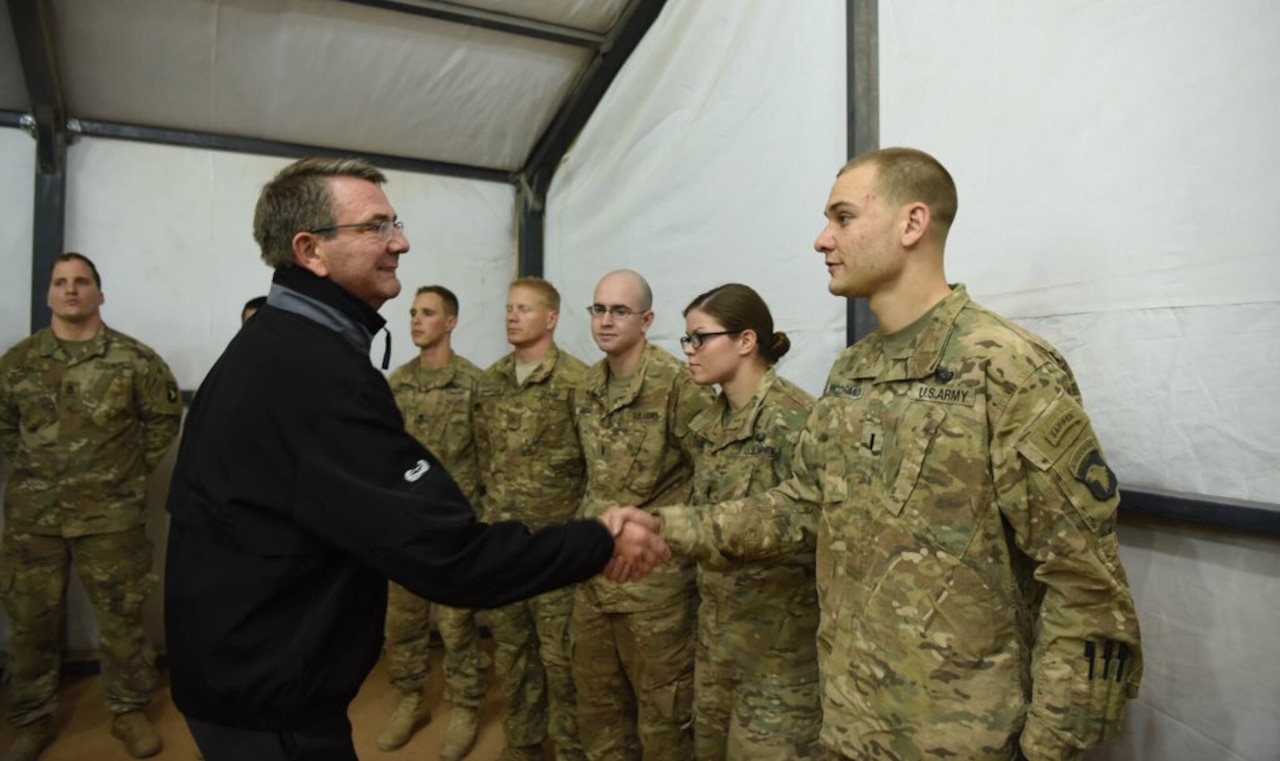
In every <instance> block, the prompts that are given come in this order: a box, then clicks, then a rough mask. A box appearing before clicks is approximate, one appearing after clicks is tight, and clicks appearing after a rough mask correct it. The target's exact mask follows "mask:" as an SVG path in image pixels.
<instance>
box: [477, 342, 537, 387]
mask: <svg viewBox="0 0 1280 761" xmlns="http://www.w3.org/2000/svg"><path fill="white" fill-rule="evenodd" d="M454 356H457V355H454ZM559 361H560V347H558V346H556V345H555V344H551V349H550V351H548V352H547V353H546V354H545V355H544V356H543V357H542V359H540V360H538V366H537V367H535V368H533V372H531V373H529V377H528V378H525V379H524V383H525V385H533V384H535V383H543V382H545V381H546V380H547V379H548V378H550V377H551V373H553V372H555V369H556V364H557V363H558V362H559ZM501 370H502V375H503V376H504V377H506V378H509V379H510V380H511V382H512V383H515V382H516V353H515V352H514V351H513V352H511V353H510V354H508V355H507V356H506V357H505V358H504V359H503V366H502V368H501ZM517 385H519V384H517Z"/></svg>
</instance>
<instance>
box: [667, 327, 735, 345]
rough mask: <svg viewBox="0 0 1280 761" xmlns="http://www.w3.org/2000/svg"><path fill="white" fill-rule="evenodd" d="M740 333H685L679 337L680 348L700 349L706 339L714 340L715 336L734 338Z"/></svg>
mask: <svg viewBox="0 0 1280 761" xmlns="http://www.w3.org/2000/svg"><path fill="white" fill-rule="evenodd" d="M741 332H742V331H741V330H721V331H717V332H715V333H685V334H684V335H682V336H680V347H681V348H682V349H701V348H702V345H703V344H704V343H706V342H707V339H708V338H715V337H716V336H734V335H737V334H739V333H741Z"/></svg>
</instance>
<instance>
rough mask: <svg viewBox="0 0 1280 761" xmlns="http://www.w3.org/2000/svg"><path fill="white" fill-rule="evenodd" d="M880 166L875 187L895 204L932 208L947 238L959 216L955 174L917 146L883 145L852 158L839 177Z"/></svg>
mask: <svg viewBox="0 0 1280 761" xmlns="http://www.w3.org/2000/svg"><path fill="white" fill-rule="evenodd" d="M867 164H871V165H873V166H875V168H876V178H875V188H876V190H877V191H878V192H879V193H880V195H881V196H882V197H883V198H884V201H885V203H887V204H889V205H891V206H904V205H906V204H909V203H915V202H916V201H919V202H921V203H923V204H925V205H926V206H928V207H929V217H930V218H931V219H932V220H933V221H934V222H937V223H938V224H939V226H940V228H941V229H940V232H941V233H942V234H943V236H944V237H945V235H946V232H947V231H948V230H950V229H951V223H952V222H954V221H955V219H956V211H957V209H958V208H959V205H960V201H959V198H958V197H957V195H956V183H955V180H953V179H951V173H950V172H948V171H947V169H946V167H944V166H943V165H942V163H941V162H940V161H938V160H937V159H935V158H934V157H933V156H930V155H929V154H927V153H925V152H924V151H921V150H916V149H915V148H881V149H880V150H878V151H870V152H868V153H863V154H859V155H857V156H854V157H853V158H851V159H849V162H848V163H847V164H845V165H844V166H843V167H842V168H841V169H840V171H839V172H838V173H836V177H840V176H841V175H843V174H844V173H845V172H847V171H849V170H850V169H853V168H855V167H860V166H864V165H867Z"/></svg>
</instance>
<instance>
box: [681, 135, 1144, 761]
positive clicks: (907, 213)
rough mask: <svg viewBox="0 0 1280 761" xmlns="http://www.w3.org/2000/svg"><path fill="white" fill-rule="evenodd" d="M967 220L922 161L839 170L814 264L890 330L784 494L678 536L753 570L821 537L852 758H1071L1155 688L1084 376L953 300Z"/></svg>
mask: <svg viewBox="0 0 1280 761" xmlns="http://www.w3.org/2000/svg"><path fill="white" fill-rule="evenodd" d="M956 208H957V198H956V187H955V183H954V182H953V181H952V179H951V175H950V174H949V173H948V172H947V170H946V169H945V168H943V166H942V165H941V164H940V163H938V161H937V160H936V159H934V158H933V157H932V156H929V155H928V154H926V153H923V152H921V151H917V150H912V149H906V148H887V149H884V150H880V151H874V152H872V153H868V154H865V155H862V156H858V157H856V158H854V159H852V160H851V161H850V162H849V163H848V164H846V165H845V167H844V168H843V169H841V170H840V173H839V175H838V176H837V179H836V183H835V185H834V187H832V189H831V195H830V197H829V199H828V202H827V208H826V217H827V225H826V227H824V228H823V230H822V233H821V234H820V235H819V236H818V239H817V241H816V242H815V244H814V247H815V248H816V249H817V250H818V252H819V253H820V254H822V256H823V258H824V259H825V262H826V265H827V271H828V272H829V273H830V275H831V281H830V283H829V285H828V288H829V290H830V291H831V292H832V293H834V294H836V295H838V296H845V297H863V298H868V299H870V303H871V310H872V311H873V312H874V313H875V315H876V317H877V319H878V320H879V323H880V325H879V328H878V329H877V330H876V331H875V332H873V333H872V334H871V335H869V336H867V337H866V338H864V339H863V340H861V341H859V342H858V343H857V344H855V345H853V346H851V347H849V348H848V349H846V350H845V352H844V353H843V354H841V355H840V358H839V359H837V360H836V363H835V365H834V366H833V367H832V368H831V374H830V376H829V378H828V380H827V386H826V391H825V393H824V394H823V397H822V398H821V399H820V400H819V401H818V403H817V405H816V406H815V408H814V412H813V414H812V415H810V417H809V421H808V423H807V424H806V425H805V428H804V430H803V431H802V432H801V434H800V441H799V444H798V446H797V449H796V452H795V454H794V456H793V468H794V470H795V475H794V476H793V477H792V478H791V479H790V480H788V481H786V482H784V483H783V484H781V485H780V486H778V487H777V488H775V489H772V490H770V491H768V492H765V493H764V494H762V495H756V496H753V497H749V498H746V499H742V500H735V501H731V502H727V503H722V504H720V505H717V506H716V508H715V509H714V510H704V511H687V510H670V511H667V510H659V511H658V513H659V514H660V516H661V520H662V529H661V530H662V533H663V535H664V537H665V538H666V539H667V541H668V542H670V543H671V545H672V546H676V547H679V546H682V545H685V544H688V543H689V542H690V541H692V540H691V539H690V537H697V536H709V535H715V536H717V538H718V541H719V543H720V546H721V547H722V550H721V551H722V552H727V553H730V554H732V555H733V556H734V557H738V558H743V559H752V558H768V557H776V556H778V555H779V554H781V553H786V552H788V551H790V549H791V548H794V547H798V546H803V545H804V544H805V543H806V542H807V541H809V540H808V539H807V537H806V536H805V534H806V533H808V532H813V531H815V530H816V532H817V576H818V598H819V603H820V605H821V608H822V619H821V624H820V626H819V629H818V660H819V667H820V669H821V673H822V683H823V705H822V707H823V721H822V744H823V745H824V746H826V747H827V748H829V749H830V750H831V751H832V757H833V758H834V759H842V760H847V759H857V760H858V761H862V760H863V759H870V758H875V759H877V761H924V760H925V759H935V758H942V757H946V758H955V759H965V760H966V761H1009V760H1010V759H1019V758H1025V759H1030V761H1075V760H1076V759H1079V758H1080V757H1081V754H1082V753H1083V752H1084V751H1085V750H1086V749H1088V748H1091V747H1093V746H1095V745H1097V744H1098V743H1100V742H1101V741H1102V740H1103V739H1105V738H1106V737H1108V736H1110V735H1112V734H1114V733H1115V732H1116V730H1117V729H1118V728H1119V727H1120V724H1121V720H1122V718H1123V716H1124V709H1125V703H1126V701H1127V700H1128V699H1129V698H1132V697H1134V696H1136V695H1137V692H1138V682H1139V680H1140V678H1141V676H1142V649H1141V642H1140V639H1139V633H1138V619H1137V614H1136V613H1135V611H1134V605H1133V597H1132V595H1131V594H1130V592H1129V584H1128V581H1127V579H1126V578H1125V572H1124V568H1123V566H1122V565H1121V563H1120V554H1119V543H1118V542H1117V540H1116V535H1115V522H1116V508H1117V505H1118V504H1119V502H1120V496H1119V492H1118V490H1117V487H1116V480H1115V475H1114V474H1113V473H1112V472H1111V469H1110V468H1109V467H1107V464H1106V460H1105V459H1104V458H1103V454H1102V447H1101V445H1100V444H1099V443H1098V439H1097V437H1096V436H1095V435H1094V432H1093V427H1092V425H1091V424H1090V422H1089V417H1088V415H1086V414H1085V412H1084V409H1083V408H1082V406H1081V401H1080V389H1079V388H1078V387H1077V385H1076V382H1075V378H1074V377H1073V376H1072V374H1071V370H1070V368H1069V367H1068V366H1067V363H1066V360H1064V359H1063V358H1062V356H1061V355H1060V354H1059V353H1058V351H1057V350H1056V349H1054V348H1053V347H1052V346H1051V345H1049V344H1048V343H1046V342H1045V341H1044V340H1043V339H1041V338H1039V337H1038V336H1035V335H1033V334H1031V333H1028V332H1027V331H1025V330H1023V329H1022V328H1019V327H1018V326H1017V325H1014V324H1013V323H1011V322H1009V321H1008V320H1005V319H1004V318H1002V317H1000V316H999V315H996V314H994V313H992V312H990V311H987V310H986V309H983V308H982V307H980V306H978V305H977V304H975V303H974V302H973V301H971V300H970V298H969V294H968V293H967V292H966V290H965V288H964V286H962V285H955V286H952V285H949V284H948V283H947V280H946V276H945V274H944V272H943V248H944V246H945V244H946V238H947V232H948V231H949V229H950V227H951V223H952V220H954V219H955V215H956ZM806 513H807V516H806ZM762 526H767V530H762V528H761V527H762Z"/></svg>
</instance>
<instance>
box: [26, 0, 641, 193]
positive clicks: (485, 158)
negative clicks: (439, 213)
mask: <svg viewBox="0 0 1280 761" xmlns="http://www.w3.org/2000/svg"><path fill="white" fill-rule="evenodd" d="M16 2H21V0H10V3H11V4H12V3H16ZM46 7H47V8H48V9H49V11H50V13H49V26H50V30H51V34H50V38H51V39H50V41H49V44H50V46H51V47H52V49H53V51H54V56H53V58H54V59H55V61H56V66H57V70H58V74H59V77H60V81H61V93H62V97H63V103H64V107H65V115H66V117H67V118H68V119H74V120H80V121H81V122H82V123H84V124H93V123H107V124H110V125H132V126H136V127H143V128H148V129H152V128H154V129H162V130H172V131H181V132H184V133H197V134H206V135H217V136H228V137H234V138H252V139H257V140H263V141H271V142H276V143H286V144H300V145H305V146H317V147H327V148H333V149H338V150H343V151H348V152H354V153H366V154H377V155H384V156H398V157H404V158H406V159H414V160H422V161H430V162H446V163H448V164H457V165H464V166H469V167H480V168H483V169H486V170H494V171H496V172H515V171H518V170H520V169H521V168H522V167H524V166H525V164H526V162H527V161H528V159H529V157H530V156H531V155H532V154H533V152H534V150H535V147H536V146H537V145H538V142H539V140H540V139H542V137H543V135H544V133H546V131H547V129H548V127H549V126H550V125H551V124H552V123H553V119H555V117H556V115H557V114H558V113H559V112H560V111H561V110H562V109H563V108H564V107H565V104H566V101H568V100H569V99H570V98H571V97H572V96H573V94H574V92H575V88H576V87H578V86H579V84H580V83H581V82H582V81H583V80H584V78H585V77H586V76H587V75H588V73H589V72H590V70H591V67H592V64H593V62H594V61H595V60H596V58H597V54H598V52H599V51H600V49H601V48H602V47H607V46H608V44H609V42H608V40H609V35H610V33H611V32H613V31H614V27H615V26H616V25H617V24H619V23H623V21H624V20H625V19H626V17H627V14H626V13H625V11H626V10H627V8H628V0H470V1H469V2H442V1H440V0H116V1H115V2H111V3H102V2H97V1H96V0H47V2H46ZM445 19H452V20H445ZM27 31H28V30H21V29H20V30H17V34H15V30H14V28H13V26H12V24H11V23H10V21H9V19H8V18H6V19H5V20H4V21H3V22H0V67H2V69H0V109H5V110H8V111H10V112H29V111H31V110H32V108H33V105H38V104H32V102H31V99H30V98H29V97H28V93H27V87H26V83H25V82H24V79H23V76H22V65H21V64H22V60H23V58H22V57H21V56H20V55H19V52H20V44H21V45H31V44H32V42H31V41H30V40H29V39H27V37H29V36H30V35H29V34H25V35H24V33H25V32H27ZM17 35H24V36H23V37H22V38H21V39H20V38H19V37H18V36H17Z"/></svg>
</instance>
